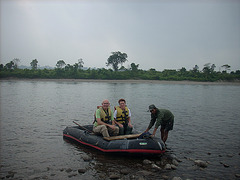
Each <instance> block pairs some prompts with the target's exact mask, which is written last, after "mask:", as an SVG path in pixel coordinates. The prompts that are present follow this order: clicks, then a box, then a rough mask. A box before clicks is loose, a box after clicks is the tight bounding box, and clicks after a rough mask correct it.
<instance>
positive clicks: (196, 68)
mask: <svg viewBox="0 0 240 180" xmlns="http://www.w3.org/2000/svg"><path fill="white" fill-rule="evenodd" d="M193 72H195V73H196V72H199V67H198V65H195V66H194V67H193Z"/></svg>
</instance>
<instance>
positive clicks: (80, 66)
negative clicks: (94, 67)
mask: <svg viewBox="0 0 240 180" xmlns="http://www.w3.org/2000/svg"><path fill="white" fill-rule="evenodd" d="M83 64H84V62H83V59H82V58H80V59H78V63H77V65H78V68H79V69H81V68H82V67H83Z"/></svg>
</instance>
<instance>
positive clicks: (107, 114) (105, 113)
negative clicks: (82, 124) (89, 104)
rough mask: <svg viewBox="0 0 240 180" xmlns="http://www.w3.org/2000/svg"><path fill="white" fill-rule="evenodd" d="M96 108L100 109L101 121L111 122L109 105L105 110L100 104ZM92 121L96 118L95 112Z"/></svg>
mask: <svg viewBox="0 0 240 180" xmlns="http://www.w3.org/2000/svg"><path fill="white" fill-rule="evenodd" d="M97 108H98V109H100V119H101V121H103V122H105V123H107V124H112V121H111V114H112V111H111V108H110V107H109V108H108V109H107V111H104V109H103V108H102V106H97ZM94 122H97V120H96V112H95V114H94Z"/></svg>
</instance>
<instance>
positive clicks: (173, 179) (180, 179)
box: [172, 177, 182, 180]
mask: <svg viewBox="0 0 240 180" xmlns="http://www.w3.org/2000/svg"><path fill="white" fill-rule="evenodd" d="M172 180H182V178H180V177H173V178H172Z"/></svg>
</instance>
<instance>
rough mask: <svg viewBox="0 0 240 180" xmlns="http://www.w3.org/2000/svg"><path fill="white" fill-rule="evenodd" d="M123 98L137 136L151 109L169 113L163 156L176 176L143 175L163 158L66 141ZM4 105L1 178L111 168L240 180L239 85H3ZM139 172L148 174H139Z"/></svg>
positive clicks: (96, 175)
mask: <svg viewBox="0 0 240 180" xmlns="http://www.w3.org/2000/svg"><path fill="white" fill-rule="evenodd" d="M120 98H124V99H126V101H127V106H128V107H129V108H130V109H131V112H132V124H133V125H134V128H135V130H137V131H139V132H142V131H144V130H145V129H146V127H147V126H148V124H149V121H150V113H149V112H147V110H148V106H149V105H150V104H155V105H156V106H157V107H159V108H165V109H169V110H171V111H172V113H173V114H174V116H175V123H174V127H173V130H172V131H170V132H169V138H168V140H167V146H168V149H169V150H168V152H167V153H166V154H167V156H173V157H177V159H178V160H179V161H180V162H179V164H178V166H177V168H176V169H175V170H164V169H163V170H158V171H151V169H148V170H146V168H145V166H144V165H143V160H144V159H149V160H151V161H155V162H156V161H158V159H157V158H159V160H161V158H163V157H162V156H161V157H123V156H109V155H108V154H102V153H100V152H98V151H96V150H92V149H89V148H86V147H81V146H76V145H74V144H71V143H69V142H67V141H65V140H63V137H62V131H63V129H64V128H65V127H66V126H73V125H74V124H73V122H72V121H77V122H78V123H79V124H81V125H87V124H91V123H92V121H93V114H94V111H95V110H96V107H97V106H98V105H100V104H101V102H102V100H104V99H108V100H109V101H110V103H111V108H112V109H113V107H114V106H116V105H117V101H118V99H120ZM0 101H1V103H0V105H1V107H0V130H1V131H0V133H1V136H0V140H1V141H0V145H1V146H0V148H1V149H0V168H1V169H0V179H1V178H2V179H4V178H8V179H88V180H90V179H108V178H109V172H110V171H111V170H112V169H128V170H129V172H128V173H127V174H120V175H119V176H120V178H121V179H141V178H143V179H144V178H145V179H172V178H173V177H181V178H182V179H240V178H239V177H238V176H239V174H240V86H239V85H231V84H230V85H222V84H188V83H182V84H173V83H163V84H161V83H134V82H81V81H69V80H61V81H45V80H41V81H40V80H39V81H38V80H1V81H0ZM150 132H152V130H150ZM156 136H160V133H159V130H158V131H157V134H156ZM163 156H164V155H163ZM86 157H89V158H87V159H86ZM194 160H203V161H207V163H208V165H207V167H206V168H200V167H198V166H196V165H195V164H194ZM79 168H82V169H85V171H84V173H78V171H77V170H78V169H79ZM144 170H145V171H144ZM142 171H144V172H145V173H146V171H150V172H151V174H149V175H148V176H147V177H146V176H144V175H143V176H138V172H139V174H140V173H141V172H142Z"/></svg>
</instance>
